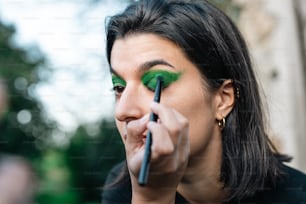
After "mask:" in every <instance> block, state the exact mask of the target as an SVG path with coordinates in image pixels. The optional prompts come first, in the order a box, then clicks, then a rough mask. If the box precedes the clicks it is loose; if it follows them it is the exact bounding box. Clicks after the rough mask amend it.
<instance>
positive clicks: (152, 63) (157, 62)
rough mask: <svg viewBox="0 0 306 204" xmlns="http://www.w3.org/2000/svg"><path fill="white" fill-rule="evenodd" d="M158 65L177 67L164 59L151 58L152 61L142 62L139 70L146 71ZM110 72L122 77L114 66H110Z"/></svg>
mask: <svg viewBox="0 0 306 204" xmlns="http://www.w3.org/2000/svg"><path fill="white" fill-rule="evenodd" d="M156 65H165V66H168V67H171V68H175V67H174V66H173V65H172V64H170V63H169V62H167V61H165V60H163V59H155V60H150V61H147V62H144V63H143V64H141V65H140V66H139V67H138V72H140V73H143V72H146V71H148V70H149V69H151V68H152V67H154V66H156ZM110 72H111V73H113V74H115V75H117V76H119V77H120V75H119V74H118V73H117V72H116V71H115V70H114V69H113V68H112V67H110Z"/></svg>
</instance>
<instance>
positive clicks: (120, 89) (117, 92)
mask: <svg viewBox="0 0 306 204" xmlns="http://www.w3.org/2000/svg"><path fill="white" fill-rule="evenodd" d="M124 89H125V86H122V85H114V86H113V91H114V92H115V95H116V96H120V95H121V94H122V92H123V91H124Z"/></svg>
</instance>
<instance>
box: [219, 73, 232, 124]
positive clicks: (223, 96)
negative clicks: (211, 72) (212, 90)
mask: <svg viewBox="0 0 306 204" xmlns="http://www.w3.org/2000/svg"><path fill="white" fill-rule="evenodd" d="M234 105H235V92H234V84H233V81H232V80H230V79H228V80H225V81H224V82H223V83H222V85H221V87H220V88H219V89H218V90H217V92H216V116H215V117H216V119H217V120H222V119H223V118H225V117H226V116H227V115H228V114H229V113H230V112H231V111H232V109H233V107H234Z"/></svg>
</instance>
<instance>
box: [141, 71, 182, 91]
mask: <svg viewBox="0 0 306 204" xmlns="http://www.w3.org/2000/svg"><path fill="white" fill-rule="evenodd" d="M181 74H182V73H181V72H178V73H177V72H169V71H166V70H151V71H148V72H146V73H145V74H144V75H143V76H142V77H141V81H142V83H143V84H144V85H145V86H146V87H148V88H149V89H150V90H155V87H156V83H157V76H161V78H162V79H163V88H166V87H168V86H169V85H170V84H171V83H173V82H175V81H177V80H178V79H179V78H180V76H181Z"/></svg>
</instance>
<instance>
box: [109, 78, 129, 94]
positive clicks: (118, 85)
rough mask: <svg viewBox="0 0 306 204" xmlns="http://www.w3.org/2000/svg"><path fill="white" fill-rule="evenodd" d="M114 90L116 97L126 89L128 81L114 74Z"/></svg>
mask: <svg viewBox="0 0 306 204" xmlns="http://www.w3.org/2000/svg"><path fill="white" fill-rule="evenodd" d="M112 82H113V91H114V92H115V95H116V97H118V96H120V95H121V94H122V92H123V91H124V89H125V86H126V82H125V81H124V80H123V79H122V78H120V77H119V76H117V75H115V74H112Z"/></svg>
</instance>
